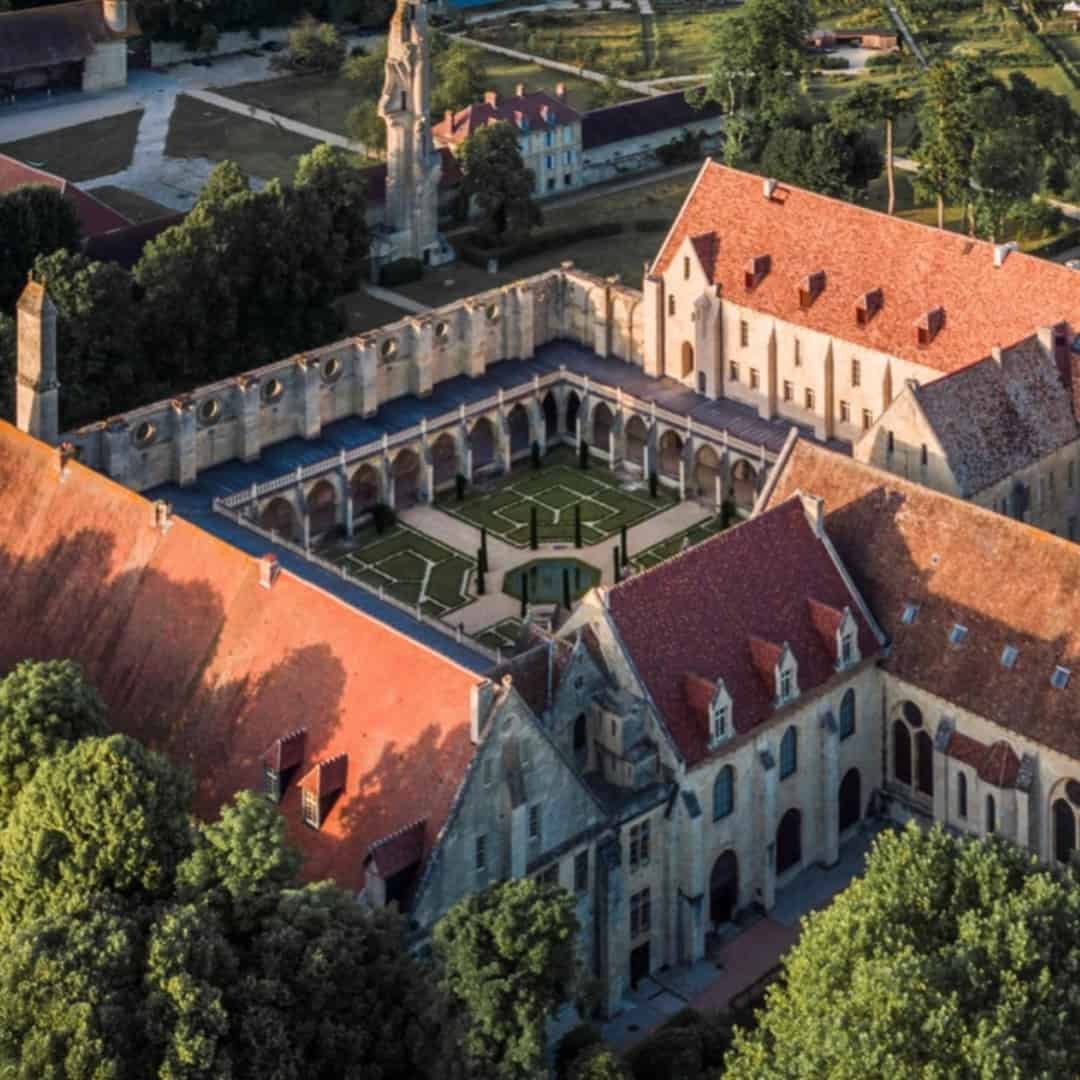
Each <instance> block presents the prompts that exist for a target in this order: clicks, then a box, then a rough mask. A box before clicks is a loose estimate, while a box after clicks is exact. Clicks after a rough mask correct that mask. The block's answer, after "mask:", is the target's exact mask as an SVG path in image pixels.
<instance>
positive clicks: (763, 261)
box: [743, 255, 772, 290]
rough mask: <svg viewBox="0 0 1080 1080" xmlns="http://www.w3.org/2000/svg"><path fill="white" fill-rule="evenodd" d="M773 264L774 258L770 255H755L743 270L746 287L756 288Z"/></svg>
mask: <svg viewBox="0 0 1080 1080" xmlns="http://www.w3.org/2000/svg"><path fill="white" fill-rule="evenodd" d="M771 266H772V258H771V257H770V256H768V255H755V256H754V257H753V258H752V259H751V260H750V261H749V262H748V263H747V264H746V267H745V270H744V271H743V284H744V285H745V286H746V288H747V289H748V290H749V289H756V288H757V287H758V285H760V284H761V282H762V281H764V279H765V275H766V274H768V272H769V269H770V268H771Z"/></svg>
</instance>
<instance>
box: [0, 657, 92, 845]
mask: <svg viewBox="0 0 1080 1080" xmlns="http://www.w3.org/2000/svg"><path fill="white" fill-rule="evenodd" d="M104 734H105V706H104V705H103V704H102V702H101V698H100V697H98V693H97V691H96V690H95V689H94V688H93V687H92V686H91V685H90V684H89V683H87V682H86V681H85V680H84V679H83V675H82V671H81V670H80V668H79V666H78V664H75V663H73V662H72V661H70V660H44V661H40V662H35V661H31V660H25V661H23V662H22V663H21V664H17V665H16V666H15V668H14V669H13V670H12V671H10V672H9V673H8V674H7V675H6V676H5V677H4V678H3V679H0V826H2V825H3V823H4V822H5V821H6V820H7V817H8V814H10V813H11V808H12V806H13V805H14V804H15V799H16V798H17V797H18V794H19V792H20V791H21V790H22V789H23V787H24V786H25V785H26V783H27V782H28V781H29V780H30V779H31V777H32V776H33V775H34V773H35V772H36V771H37V768H38V766H39V765H40V764H41V763H42V762H43V761H45V760H47V759H48V758H51V757H53V756H54V755H55V754H58V753H63V752H64V751H66V750H68V749H69V748H70V747H72V746H74V745H75V743H77V742H78V741H79V740H80V739H85V738H88V737H91V736H96V735H104Z"/></svg>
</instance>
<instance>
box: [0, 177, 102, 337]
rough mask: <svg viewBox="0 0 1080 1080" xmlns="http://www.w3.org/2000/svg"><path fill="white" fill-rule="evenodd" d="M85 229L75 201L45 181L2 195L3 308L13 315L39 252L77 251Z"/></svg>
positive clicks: (0, 282) (0, 275)
mask: <svg viewBox="0 0 1080 1080" xmlns="http://www.w3.org/2000/svg"><path fill="white" fill-rule="evenodd" d="M81 233H82V230H81V227H80V225H79V219H78V216H77V215H76V213H75V211H74V209H72V206H71V203H69V202H68V201H67V199H65V198H64V196H63V195H62V194H61V193H60V192H59V191H58V190H57V189H56V188H51V187H45V186H44V185H41V184H32V185H27V186H26V187H17V188H15V189H14V190H13V191H9V192H7V193H6V194H3V195H0V312H2V313H3V314H5V315H10V314H11V312H12V310H13V309H14V307H15V301H16V300H18V298H19V294H20V293H21V292H22V291H23V289H24V288H25V287H26V276H27V274H28V273H29V272H30V268H31V267H32V266H33V265H34V260H35V259H36V258H37V257H38V256H39V255H49V254H51V253H52V252H54V251H57V250H59V249H61V248H63V249H64V250H66V251H75V250H76V249H77V248H78V246H79V239H80V236H81Z"/></svg>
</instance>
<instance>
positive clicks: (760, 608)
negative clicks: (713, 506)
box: [606, 499, 877, 764]
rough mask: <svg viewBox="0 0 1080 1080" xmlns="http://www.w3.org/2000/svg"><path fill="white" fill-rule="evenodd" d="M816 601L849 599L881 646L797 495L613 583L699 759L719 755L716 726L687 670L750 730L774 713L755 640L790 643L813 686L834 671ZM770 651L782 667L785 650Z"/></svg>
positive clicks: (803, 679) (869, 640)
mask: <svg viewBox="0 0 1080 1080" xmlns="http://www.w3.org/2000/svg"><path fill="white" fill-rule="evenodd" d="M811 596H812V597H814V598H816V599H818V600H820V601H821V602H823V603H828V604H831V605H833V606H835V607H838V608H843V607H844V606H845V605H848V606H850V607H851V609H852V611H853V613H855V616H854V617H855V619H856V624H857V626H858V628H859V645H860V649H861V652H862V655H863V656H864V657H868V656H872V655H874V654H875V653H876V652H877V639H876V638H875V636H874V633H873V631H872V630H871V628H870V626H869V624H868V623H867V622H866V620H865V619H864V618H863V616H862V615H861V614H859V613H857V612H858V609H857V600H856V598H855V597H853V596H852V595H851V593H850V592H849V591H848V589H847V587H846V586H845V585H844V582H843V579H842V578H841V576H840V574H839V572H838V571H837V568H836V566H835V564H834V563H833V561H832V559H831V557H830V556H829V553H828V551H827V550H826V548H825V545H824V544H823V543H821V542H820V541H819V540H818V539H817V538H816V537H815V536H814V533H813V530H812V529H811V527H810V525H809V523H808V522H807V520H806V514H805V512H804V510H803V507H802V504H801V502H800V501H799V500H798V499H791V500H789V501H788V502H786V503H784V504H783V505H782V506H778V507H777V508H776V509H775V510H774V511H772V512H770V513H768V514H763V515H761V516H759V517H757V518H755V519H753V520H751V521H748V522H745V523H744V524H742V525H738V526H736V527H735V528H733V529H729V530H728V531H726V532H724V533H721V534H720V535H719V536H717V537H714V538H713V539H711V540H707V541H705V542H704V543H702V544H698V545H697V546H696V547H693V548H690V550H688V551H686V552H683V553H682V554H681V555H678V556H676V557H675V558H673V559H670V560H669V561H668V562H666V563H663V564H661V565H660V566H658V567H656V568H655V569H653V570H648V571H646V572H645V573H643V574H637V575H635V576H634V577H632V578H629V579H627V580H626V581H624V582H622V583H621V584H619V585H616V586H614V587H613V588H611V589H609V590H607V592H606V598H607V603H608V606H609V609H610V613H611V618H612V621H613V622H614V624H615V627H616V629H617V631H618V634H619V636H620V638H621V639H622V641H623V643H624V644H625V646H626V648H627V650H628V651H629V653H630V657H631V659H632V660H633V663H634V665H635V666H636V668H637V670H638V672H639V674H640V675H641V678H642V679H643V681H644V683H645V686H646V688H647V690H648V692H649V693H650V694H651V696H652V699H653V701H654V702H655V703H656V706H657V708H658V709H659V710H660V713H661V715H662V717H663V719H664V720H665V722H666V723H667V725H668V728H669V729H670V731H671V734H672V737H673V738H674V740H675V742H676V745H677V746H678V747H679V750H680V752H681V753H682V754H683V756H684V757H685V758H686V760H687V761H688V762H689V763H690V764H695V763H697V762H699V761H701V760H702V759H703V758H704V757H706V755H707V754H708V752H709V751H708V739H709V732H708V728H707V726H706V725H704V724H703V723H702V722H700V718H698V719H695V717H694V715H692V710H691V709H690V708H689V703H688V700H687V694H686V676H687V675H688V674H693V675H694V676H697V677H698V678H703V679H708V680H710V681H712V682H716V680H718V679H721V678H722V679H723V680H724V685H725V686H726V688H727V691H728V693H729V694H730V695H731V698H732V721H733V723H734V725H735V729H736V731H738V732H739V733H740V734H741V733H744V732H747V731H749V730H750V729H752V728H753V727H754V726H756V725H757V724H760V723H761V722H763V721H765V720H767V719H768V718H769V717H770V716H772V715H773V713H774V711H775V710H774V699H775V688H774V687H772V686H771V683H772V673H771V670H770V673H769V681H770V687H768V688H767V687H766V685H765V683H764V682H763V681H762V677H761V675H760V674H759V671H758V668H757V666H756V665H755V663H754V658H753V653H752V649H754V648H756V647H755V646H752V645H751V642H752V639H754V638H759V639H761V641H762V642H763V643H766V644H767V643H768V642H783V641H786V642H788V644H789V645H790V648H791V650H792V653H793V654H794V656H795V659H796V661H797V663H798V665H799V686H800V690H801V691H802V692H803V693H807V692H808V691H811V690H813V689H815V688H816V687H818V686H820V685H821V684H823V683H824V682H826V681H827V680H828V679H830V678H831V677H832V676H833V674H834V673H835V662H836V659H835V650H833V651H832V652H827V651H826V649H825V648H824V646H823V645H822V642H821V638H820V636H819V634H818V632H817V631H816V630H815V629H814V625H813V623H812V622H811V619H810V609H809V606H808V604H807V603H806V601H807V600H808V599H809V598H810V597H811ZM767 651H768V653H769V657H771V658H772V662H773V663H775V658H776V656H777V655H778V652H777V653H776V654H774V653H773V652H772V650H767ZM766 659H768V657H767V658H766Z"/></svg>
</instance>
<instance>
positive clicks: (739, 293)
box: [652, 161, 1080, 372]
mask: <svg viewBox="0 0 1080 1080" xmlns="http://www.w3.org/2000/svg"><path fill="white" fill-rule="evenodd" d="M703 233H711V234H713V235H714V237H715V241H716V242H715V244H714V245H713V258H712V261H711V263H710V264H706V267H705V269H706V273H707V274H708V275H709V277H710V279H711V281H712V282H713V283H714V284H715V285H718V286H720V287H721V289H722V290H723V295H724V297H725V298H727V299H729V300H731V301H732V302H734V303H738V304H745V305H746V306H748V307H751V308H753V309H755V310H757V311H762V312H765V313H766V314H769V315H774V316H776V317H777V318H780V319H784V320H786V321H787V322H790V323H794V324H795V325H802V326H806V327H809V328H811V329H814V330H818V331H820V332H822V333H826V334H830V335H834V336H836V337H838V338H842V339H844V340H845V341H850V342H854V343H857V344H861V345H864V346H865V347H866V348H868V349H874V350H878V351H880V352H883V353H887V354H889V355H892V356H897V357H903V358H904V359H907V360H912V361H915V362H917V363H919V364H923V365H926V366H927V367H931V368H934V369H936V370H938V371H942V372H948V371H955V370H956V369H958V368H960V367H963V366H965V365H967V364H971V363H974V362H975V361H976V360H980V359H982V358H983V357H984V356H988V355H989V354H990V352H991V350H992V348H993V347H994V346H995V345H1000V346H1004V347H1008V346H1011V345H1014V344H1015V343H1017V342H1019V341H1020V340H1022V339H1023V338H1025V337H1027V336H1028V335H1029V334H1031V333H1033V332H1034V331H1036V330H1037V329H1038V328H1039V327H1042V326H1054V325H1056V324H1058V323H1061V322H1066V323H1068V324H1069V325H1070V326H1071V328H1072V330H1073V332H1074V333H1075V332H1076V330H1077V328H1080V275H1078V274H1076V273H1075V271H1071V270H1068V269H1066V268H1065V267H1064V266H1059V265H1057V264H1056V263H1052V262H1049V261H1047V260H1045V259H1038V258H1035V257H1033V256H1030V255H1023V254H1020V253H1019V252H1011V253H1010V254H1008V256H1007V258H1005V260H1004V262H1003V264H1002V265H1001V266H1000V267H995V265H994V246H993V245H992V244H988V243H985V242H983V241H979V240H971V239H969V238H968V237H966V236H960V235H958V234H956V233H952V232H947V231H944V230H941V229H933V228H930V227H929V226H925V225H920V224H917V223H915V222H910V221H905V220H903V219H901V218H896V217H889V216H888V215H886V214H879V213H876V212H875V211H872V210H867V209H865V208H863V207H858V206H853V205H851V204H850V203H845V202H841V201H840V200H838V199H831V198H827V197H826V196H824V195H816V194H814V193H813V192H809V191H803V190H801V189H799V188H796V187H791V186H789V185H786V184H779V185H777V186H776V188H775V190H774V191H773V193H772V196H771V197H768V198H766V196H765V193H764V181H763V179H762V177H760V176H754V175H752V174H750V173H744V172H739V171H737V170H735V169H729V168H726V167H725V166H723V165H718V164H716V163H714V162H711V161H708V162H706V163H705V164H704V165H703V166H702V170H701V172H700V173H699V175H698V179H697V181H696V183H695V185H694V187H693V188H692V189H691V192H690V194H689V195H688V196H687V199H686V202H685V203H684V204H683V207H682V209H681V211H680V212H679V215H678V217H677V218H676V220H675V223H674V225H673V227H672V230H671V232H670V234H669V235H668V237H667V239H666V240H665V242H664V244H663V246H662V247H661V249H660V253H659V255H658V256H657V258H656V261H655V263H654V264H653V267H652V272H653V273H661V272H663V271H664V270H665V269H666V267H667V266H668V264H669V263H670V262H671V260H672V259H673V258H674V257H675V253H676V251H677V250H678V248H679V245H680V244H681V243H682V241H683V239H684V238H685V237H688V236H689V237H698V236H700V235H702V234H703ZM761 255H768V256H769V257H770V260H771V266H770V272H769V273H768V274H767V275H766V276H765V277H764V278H763V279H762V280H761V281H760V282H758V283H757V284H756V285H755V287H754V288H753V289H752V290H749V291H748V290H747V287H746V280H745V269H746V265H747V263H748V262H749V260H751V259H753V258H754V257H755V256H761ZM822 270H823V271H825V274H826V282H827V283H826V286H825V289H824V291H823V292H822V293H821V295H820V296H818V297H817V298H816V299H815V300H814V302H813V303H812V304H811V305H810V306H809V307H807V308H805V309H804V308H803V307H802V306H801V304H800V299H799V293H798V285H799V282H800V281H802V279H803V278H805V277H806V276H807V275H809V274H813V273H816V272H818V271H822ZM876 289H880V290H881V300H882V303H881V307H880V309H879V310H877V311H875V313H874V314H873V315H872V317H870V318H868V319H866V320H865V322H863V323H861V324H860V323H859V322H857V321H856V314H855V308H856V303H857V301H858V299H859V298H860V297H861V296H863V295H864V294H866V293H868V292H872V291H873V290H876ZM935 309H940V310H941V312H942V313H943V322H942V325H941V329H940V331H939V332H937V333H936V334H934V335H933V339H932V340H931V341H929V342H928V343H927V344H924V345H921V346H920V344H919V337H918V334H917V331H916V326H917V325H918V324H919V323H920V322H922V323H933V322H934V319H932V318H930V313H931V312H933V311H935Z"/></svg>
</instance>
